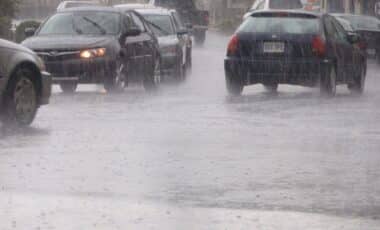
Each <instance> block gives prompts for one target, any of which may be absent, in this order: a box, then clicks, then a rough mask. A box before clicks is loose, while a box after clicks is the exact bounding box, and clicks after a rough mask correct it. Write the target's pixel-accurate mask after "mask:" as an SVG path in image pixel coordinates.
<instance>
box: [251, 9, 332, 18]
mask: <svg viewBox="0 0 380 230" xmlns="http://www.w3.org/2000/svg"><path fill="white" fill-rule="evenodd" d="M266 13H285V14H294V15H305V16H311V17H313V16H314V17H317V18H320V17H322V16H323V15H325V14H326V13H322V12H313V11H306V10H257V11H254V12H252V13H250V16H252V15H260V14H266Z"/></svg>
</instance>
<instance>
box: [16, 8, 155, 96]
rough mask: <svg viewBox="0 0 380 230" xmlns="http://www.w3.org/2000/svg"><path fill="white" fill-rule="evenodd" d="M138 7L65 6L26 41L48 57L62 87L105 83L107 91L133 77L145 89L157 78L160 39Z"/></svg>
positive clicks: (30, 46)
mask: <svg viewBox="0 0 380 230" xmlns="http://www.w3.org/2000/svg"><path fill="white" fill-rule="evenodd" d="M146 27H147V26H146V23H145V21H144V19H143V18H142V17H141V15H139V14H138V13H136V12H134V11H130V12H128V13H127V14H126V13H123V12H120V11H119V10H117V9H114V8H111V7H110V8H108V7H83V8H70V9H65V10H62V11H60V12H58V13H56V14H55V15H53V16H51V17H50V18H49V19H47V20H46V21H45V22H44V23H43V24H42V25H41V27H40V28H39V29H38V30H37V31H36V33H35V35H34V36H33V37H31V38H28V39H26V40H25V41H24V42H23V43H22V44H23V45H24V46H26V47H28V48H31V49H32V50H34V51H35V52H36V53H37V54H38V55H39V56H40V57H41V58H42V59H43V60H44V61H45V64H46V67H47V70H48V71H49V72H50V73H51V74H52V76H53V81H54V82H55V83H59V84H60V86H61V89H62V90H63V91H64V92H74V91H75V89H76V87H77V84H78V83H81V84H87V83H101V84H104V87H105V89H106V90H108V91H112V90H116V89H120V87H121V86H125V85H127V83H128V82H129V81H136V80H137V81H142V82H143V84H144V87H145V88H146V89H147V90H150V89H155V88H156V86H157V84H159V81H160V77H159V74H157V73H159V71H156V70H157V69H159V58H158V43H157V38H156V37H155V36H154V34H152V33H150V32H149V31H147V29H146Z"/></svg>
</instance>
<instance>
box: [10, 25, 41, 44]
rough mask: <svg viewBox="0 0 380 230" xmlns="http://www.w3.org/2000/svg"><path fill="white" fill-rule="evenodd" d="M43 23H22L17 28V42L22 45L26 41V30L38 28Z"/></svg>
mask: <svg viewBox="0 0 380 230" xmlns="http://www.w3.org/2000/svg"><path fill="white" fill-rule="evenodd" d="M40 25H41V23H40V22H38V21H33V20H31V21H24V22H22V23H20V25H18V26H17V28H16V42H18V43H20V42H22V41H24V40H25V38H26V37H25V29H26V28H36V29H37V28H38V27H40Z"/></svg>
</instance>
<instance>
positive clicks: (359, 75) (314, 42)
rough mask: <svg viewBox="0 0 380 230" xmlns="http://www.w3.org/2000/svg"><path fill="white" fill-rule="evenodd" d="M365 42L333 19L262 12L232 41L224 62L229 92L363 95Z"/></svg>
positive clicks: (297, 13)
mask: <svg viewBox="0 0 380 230" xmlns="http://www.w3.org/2000/svg"><path fill="white" fill-rule="evenodd" d="M359 40H360V36H359V35H357V34H355V33H353V34H347V33H346V31H345V30H344V29H343V27H342V26H341V25H340V23H339V22H338V21H337V20H336V19H335V18H334V17H332V16H330V15H329V14H316V13H311V12H302V11H286V10H285V11H257V12H255V13H252V14H251V15H250V16H249V17H248V18H247V19H246V20H245V21H244V22H243V23H242V25H241V26H240V27H239V28H238V29H237V31H236V33H235V34H234V35H233V36H232V38H231V40H230V42H229V44H228V50H227V57H226V59H225V74H226V84H227V89H228V91H229V93H230V94H232V95H240V94H241V93H242V91H243V88H244V86H247V85H252V84H259V83H261V84H263V85H264V86H265V88H267V89H268V90H270V91H276V90H277V88H278V85H279V84H292V85H301V86H308V87H316V86H320V89H321V93H322V94H324V95H328V96H334V95H335V94H336V86H337V85H338V84H347V85H348V88H349V89H350V90H351V91H352V92H355V93H362V92H363V90H364V84H365V76H366V69H367V67H366V63H367V61H366V55H364V54H363V52H362V51H361V50H360V47H359V46H358V45H357V43H358V41H359Z"/></svg>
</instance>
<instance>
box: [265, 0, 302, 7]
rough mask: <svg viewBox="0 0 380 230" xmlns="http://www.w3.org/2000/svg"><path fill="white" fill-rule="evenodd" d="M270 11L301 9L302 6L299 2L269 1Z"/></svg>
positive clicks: (293, 0)
mask: <svg viewBox="0 0 380 230" xmlns="http://www.w3.org/2000/svg"><path fill="white" fill-rule="evenodd" d="M269 8H270V9H301V8H303V5H302V3H301V1H300V0H271V1H269Z"/></svg>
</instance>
